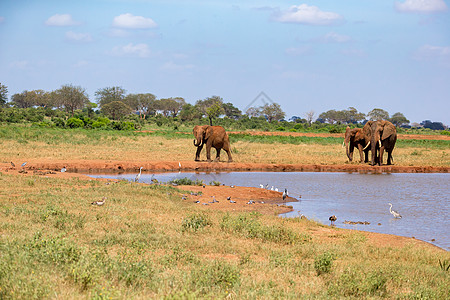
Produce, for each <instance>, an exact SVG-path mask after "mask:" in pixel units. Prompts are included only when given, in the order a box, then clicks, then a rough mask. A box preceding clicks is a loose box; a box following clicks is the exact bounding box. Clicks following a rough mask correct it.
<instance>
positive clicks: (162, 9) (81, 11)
mask: <svg viewBox="0 0 450 300" xmlns="http://www.w3.org/2000/svg"><path fill="white" fill-rule="evenodd" d="M0 41H1V42H0V82H1V83H2V84H4V85H6V86H8V90H9V96H11V95H13V94H14V93H19V92H22V91H23V90H33V89H44V90H47V91H51V90H55V89H58V88H59V87H61V85H63V84H73V85H76V86H81V87H83V88H85V89H86V91H87V93H88V94H89V96H90V98H91V101H94V100H95V96H94V93H95V91H96V90H98V89H100V88H105V87H110V86H121V87H123V88H124V89H126V90H127V92H128V93H147V92H149V93H153V94H155V95H156V96H157V97H158V98H166V97H178V96H181V97H183V98H185V99H186V100H187V101H188V102H190V103H194V102H195V101H196V100H198V99H204V98H206V97H210V96H213V95H218V96H221V97H222V98H223V99H224V100H225V101H226V102H232V103H234V104H235V105H236V106H238V107H239V108H241V109H244V108H245V107H247V105H248V104H249V103H251V102H252V101H253V100H254V99H255V97H256V96H257V95H258V94H260V92H265V94H267V95H268V96H269V97H270V98H271V99H272V100H273V101H275V102H278V103H279V104H280V105H281V107H282V108H283V110H284V111H286V113H287V115H288V117H290V116H293V115H296V116H300V117H304V115H305V113H306V112H308V111H311V110H313V111H315V112H316V115H318V114H319V113H321V112H324V111H327V110H330V109H336V110H341V109H347V108H348V107H350V106H353V107H355V108H356V109H357V110H358V111H361V112H364V113H367V112H368V111H370V110H371V109H373V108H382V109H385V110H387V111H388V112H389V113H390V114H391V115H392V114H393V113H395V112H402V113H403V114H405V116H406V117H407V118H408V119H409V120H410V121H411V122H421V121H423V120H426V119H430V120H432V121H441V122H444V123H445V124H447V125H450V11H449V2H448V1H444V0H398V1H395V0H392V1H391V0H384V1H380V0H345V1H336V0H316V1H313V0H311V1H264V0H262V1H252V0H249V1H237V2H234V3H233V1H214V0H209V1H206V0H204V1H200V0H199V1H190V0H184V1H170V0H165V1H158V0H156V1H150V0H148V1H146V0H128V1H125V0H77V1H69V0H67V1H66V0H39V1H32V0H28V1H27V0H1V1H0ZM258 101H259V102H258ZM255 104H257V105H261V104H262V100H260V99H258V100H257V101H256V102H255Z"/></svg>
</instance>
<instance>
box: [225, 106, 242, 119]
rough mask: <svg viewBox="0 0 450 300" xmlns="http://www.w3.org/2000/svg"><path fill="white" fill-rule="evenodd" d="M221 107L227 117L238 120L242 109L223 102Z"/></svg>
mask: <svg viewBox="0 0 450 300" xmlns="http://www.w3.org/2000/svg"><path fill="white" fill-rule="evenodd" d="M222 107H223V109H224V111H225V116H227V117H228V118H230V119H234V120H239V119H240V118H241V117H242V111H241V110H240V109H239V108H237V107H235V106H234V105H233V103H230V102H228V103H224V104H223V105H222Z"/></svg>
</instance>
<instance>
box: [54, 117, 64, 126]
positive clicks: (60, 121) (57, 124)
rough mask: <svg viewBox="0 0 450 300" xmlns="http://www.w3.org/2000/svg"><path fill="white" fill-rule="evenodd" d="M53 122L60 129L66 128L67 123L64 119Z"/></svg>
mask: <svg viewBox="0 0 450 300" xmlns="http://www.w3.org/2000/svg"><path fill="white" fill-rule="evenodd" d="M52 121H53V123H54V124H55V126H56V127H58V128H66V122H64V120H63V119H61V118H53V119H52Z"/></svg>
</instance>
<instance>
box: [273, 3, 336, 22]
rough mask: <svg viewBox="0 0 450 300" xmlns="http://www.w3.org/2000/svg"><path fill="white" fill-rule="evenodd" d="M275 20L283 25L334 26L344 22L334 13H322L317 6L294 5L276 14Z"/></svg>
mask: <svg viewBox="0 0 450 300" xmlns="http://www.w3.org/2000/svg"><path fill="white" fill-rule="evenodd" d="M273 19H274V20H275V21H277V22H282V23H299V24H306V25H333V24H337V23H340V22H342V21H343V19H344V18H343V17H342V16H341V15H339V14H337V13H334V12H326V11H321V10H320V9H319V8H318V7H317V6H309V5H307V4H301V5H293V6H291V7H290V8H289V9H288V10H286V11H280V12H277V13H275V14H274V15H273Z"/></svg>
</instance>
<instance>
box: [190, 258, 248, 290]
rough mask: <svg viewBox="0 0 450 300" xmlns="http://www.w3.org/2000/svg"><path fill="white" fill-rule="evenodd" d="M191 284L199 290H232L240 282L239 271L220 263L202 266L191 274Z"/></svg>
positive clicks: (215, 262) (234, 267)
mask: <svg viewBox="0 0 450 300" xmlns="http://www.w3.org/2000/svg"><path fill="white" fill-rule="evenodd" d="M191 278H192V284H193V285H194V286H195V287H197V288H199V289H202V288H203V289H209V288H211V287H219V288H222V289H229V288H233V287H234V286H235V285H237V284H238V283H239V281H240V271H239V269H238V268H237V267H236V266H232V265H230V264H228V263H225V262H221V261H214V263H213V264H210V265H206V266H203V267H202V268H200V269H197V270H193V271H192V272H191Z"/></svg>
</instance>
